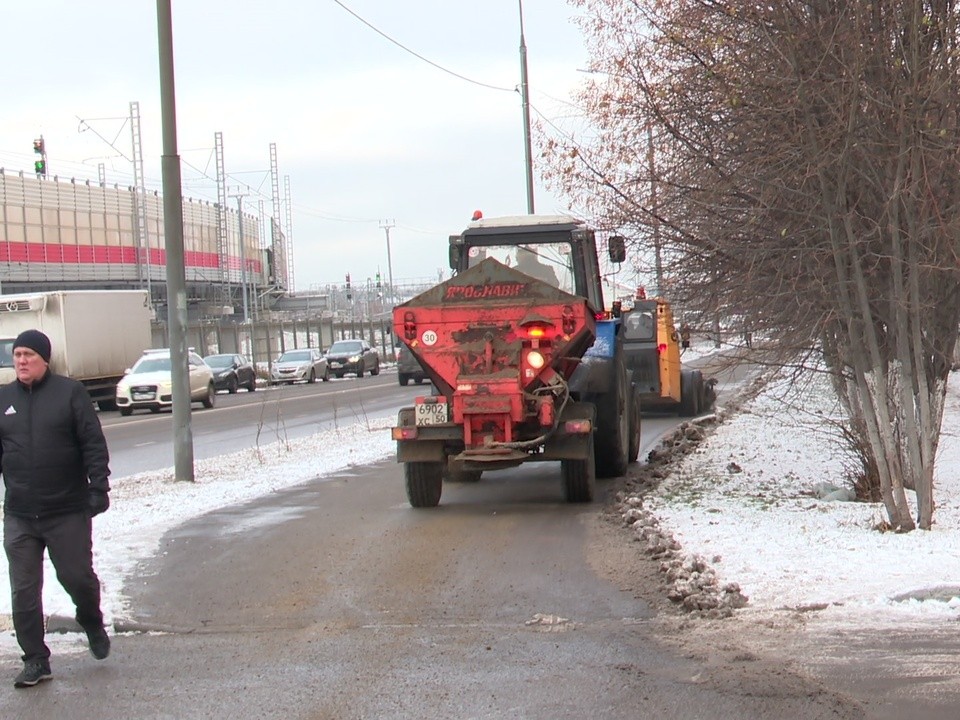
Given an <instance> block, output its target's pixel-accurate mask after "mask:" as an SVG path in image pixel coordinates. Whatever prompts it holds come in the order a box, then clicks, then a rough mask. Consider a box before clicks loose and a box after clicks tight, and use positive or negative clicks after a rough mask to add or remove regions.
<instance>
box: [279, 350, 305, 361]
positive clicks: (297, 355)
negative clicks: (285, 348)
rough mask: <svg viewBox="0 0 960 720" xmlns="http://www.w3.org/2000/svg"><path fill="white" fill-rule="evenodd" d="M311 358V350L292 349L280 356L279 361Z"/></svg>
mask: <svg viewBox="0 0 960 720" xmlns="http://www.w3.org/2000/svg"><path fill="white" fill-rule="evenodd" d="M308 360H310V351H309V350H291V351H290V352H285V353H284V354H283V355H281V356H280V357H279V359H278V360H277V362H307V361H308Z"/></svg>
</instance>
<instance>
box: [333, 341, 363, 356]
mask: <svg viewBox="0 0 960 720" xmlns="http://www.w3.org/2000/svg"><path fill="white" fill-rule="evenodd" d="M330 352H331V353H358V352H360V343H359V342H357V341H356V340H340V341H338V342H335V343H334V344H333V345H331V346H330Z"/></svg>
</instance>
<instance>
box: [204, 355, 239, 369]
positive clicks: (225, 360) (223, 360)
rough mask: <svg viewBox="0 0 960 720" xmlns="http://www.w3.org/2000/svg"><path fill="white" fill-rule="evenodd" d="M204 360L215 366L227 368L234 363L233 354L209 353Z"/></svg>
mask: <svg viewBox="0 0 960 720" xmlns="http://www.w3.org/2000/svg"><path fill="white" fill-rule="evenodd" d="M203 361H204V362H205V363H206V364H207V365H209V366H210V367H214V368H225V367H230V366H231V365H233V355H209V356H207V357H205V358H204V359H203Z"/></svg>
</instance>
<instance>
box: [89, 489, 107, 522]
mask: <svg viewBox="0 0 960 720" xmlns="http://www.w3.org/2000/svg"><path fill="white" fill-rule="evenodd" d="M87 506H88V507H89V508H90V517H94V516H95V515H99V514H100V513H102V512H106V511H107V508H108V507H110V496H109V495H107V494H106V493H105V492H102V491H100V490H91V491H90V494H89V495H88V496H87Z"/></svg>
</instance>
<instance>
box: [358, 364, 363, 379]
mask: <svg viewBox="0 0 960 720" xmlns="http://www.w3.org/2000/svg"><path fill="white" fill-rule="evenodd" d="M357 377H358V378H362V377H363V365H361V366H360V367H359V368H358V369H357Z"/></svg>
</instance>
